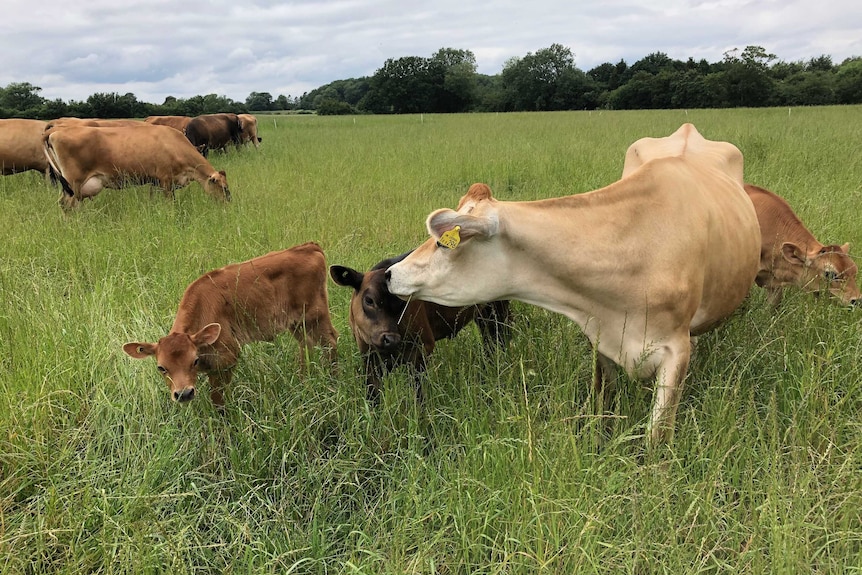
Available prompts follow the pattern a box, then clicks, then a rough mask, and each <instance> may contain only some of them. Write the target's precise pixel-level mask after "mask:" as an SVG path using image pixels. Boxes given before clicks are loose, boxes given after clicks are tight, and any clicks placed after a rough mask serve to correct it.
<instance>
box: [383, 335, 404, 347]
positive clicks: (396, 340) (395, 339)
mask: <svg viewBox="0 0 862 575" xmlns="http://www.w3.org/2000/svg"><path fill="white" fill-rule="evenodd" d="M400 344H401V335H400V334H398V333H384V334H383V335H382V336H381V337H380V345H381V346H382V347H383V349H392V348H393V347H398V346H399V345H400Z"/></svg>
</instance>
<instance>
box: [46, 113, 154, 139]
mask: <svg viewBox="0 0 862 575" xmlns="http://www.w3.org/2000/svg"><path fill="white" fill-rule="evenodd" d="M143 125H144V122H142V121H141V120H122V119H120V120H103V119H101V118H74V117H69V118H57V119H56V120H50V121H48V122H46V125H45V132H44V135H47V134H48V133H49V132H51V131H53V130H57V129H59V128H70V127H75V126H89V127H91V128H126V127H135V126H143Z"/></svg>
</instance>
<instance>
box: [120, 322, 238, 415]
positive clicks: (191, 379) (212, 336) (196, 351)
mask: <svg viewBox="0 0 862 575" xmlns="http://www.w3.org/2000/svg"><path fill="white" fill-rule="evenodd" d="M220 333H221V326H220V325H219V324H217V323H211V324H209V325H206V326H204V327H203V328H202V329H201V330H200V331H198V332H197V333H194V334H187V333H176V332H175V333H170V334H168V335H166V336H165V337H163V338H161V339H160V340H159V341H158V343H142V342H130V343H127V344H125V345H124V346H123V351H125V352H126V353H127V354H129V355H130V356H132V357H134V358H135V359H144V358H146V357H150V356H155V358H156V369H158V370H159V373H160V374H162V377H163V378H164V379H165V383H167V384H168V388H169V389H170V391H171V399H173V400H174V401H179V402H186V401H190V400H192V399H194V397H195V384H196V383H197V377H198V368H199V363H200V354H201V348H202V347H204V346H207V345H212V344H213V343H215V341H216V340H217V339H218V336H219V334H220Z"/></svg>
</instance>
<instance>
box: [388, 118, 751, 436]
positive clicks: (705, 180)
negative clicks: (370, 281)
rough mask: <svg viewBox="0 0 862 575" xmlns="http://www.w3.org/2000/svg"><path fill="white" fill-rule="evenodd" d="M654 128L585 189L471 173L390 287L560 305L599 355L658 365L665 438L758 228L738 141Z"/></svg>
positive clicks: (427, 295)
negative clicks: (518, 196)
mask: <svg viewBox="0 0 862 575" xmlns="http://www.w3.org/2000/svg"><path fill="white" fill-rule="evenodd" d="M653 142H656V141H655V140H653V139H644V140H639V141H637V142H635V143H634V144H632V146H634V149H635V150H639V153H638V154H637V157H639V158H642V159H643V160H642V161H639V163H640V165H639V166H638V167H636V168H634V167H633V168H631V169H629V170H628V171H627V172H626V176H625V177H624V178H622V179H621V180H619V181H618V182H616V183H613V184H611V185H609V186H607V187H604V188H602V189H599V190H595V191H593V192H589V193H584V194H578V195H574V196H568V197H563V198H556V199H549V200H540V201H528V202H503V201H498V200H496V199H495V198H493V197H492V195H491V191H490V189H489V188H488V186H486V185H484V184H474V185H473V186H472V187H471V188H470V190H469V191H468V192H467V194H466V195H465V196H464V197H462V198H461V201H460V203H459V205H458V210H457V211H454V210H449V209H442V210H437V211H435V212H433V213H432V214H431V215H430V216H429V217H428V220H427V222H426V225H427V228H428V232H429V233H430V235H431V238H430V239H429V240H428V241H427V242H425V243H424V244H422V245H421V246H420V247H418V248H417V249H416V250H415V251H414V252H413V253H412V254H411V255H409V256H407V257H406V258H405V259H404V260H403V261H401V262H400V263H397V264H395V265H393V266H392V267H390V268H389V269H388V270H387V274H388V285H389V290H390V291H391V292H392V293H394V294H397V295H399V296H401V297H403V298H415V299H422V300H428V301H433V302H435V303H438V304H441V305H447V306H462V305H469V304H473V303H477V302H484V301H493V300H504V299H516V300H521V301H524V302H526V303H529V304H534V305H538V306H540V307H543V308H546V309H548V310H551V311H555V312H558V313H562V314H564V315H566V316H568V317H569V318H571V319H572V320H574V321H575V322H576V323H577V324H578V325H579V326H580V327H581V329H583V331H584V333H585V334H586V335H587V337H588V338H589V340H590V341H591V342H592V344H593V345H594V346H595V347H596V348H597V351H598V354H599V359H600V363H601V365H605V366H608V365H612V364H611V363H610V362H611V361H612V362H614V363H616V364H617V365H620V366H622V367H623V368H625V370H626V371H627V373H628V374H629V375H630V376H632V377H637V378H650V377H655V379H656V391H655V400H654V402H653V410H652V416H651V418H650V423H649V429H650V431H649V434H650V440H651V441H652V442H656V441H661V440H663V439H670V438H672V436H673V428H674V421H675V417H676V410H677V407H678V405H679V395H680V392H681V389H682V385H683V380H684V378H685V375H686V372H687V370H688V365H689V359H690V355H691V341H690V337H691V336H696V335H698V334H700V333H703V332H705V331H707V330H709V329H711V328H713V327H715V326H716V325H717V324H718V323H719V322H721V321H722V320H723V319H725V318H726V317H728V316H729V315H730V314H731V313H732V312H733V311H734V310H735V309H736V308H737V307H738V306H739V304H740V302H742V300H743V299H744V298H745V296H746V294H747V293H748V292H749V289H750V287H751V285H752V284H753V282H754V276H755V275H756V274H757V269H758V259H759V251H760V231H759V228H758V225H757V216H756V215H755V213H754V208H753V207H752V205H751V201H749V199H748V197H747V195H746V194H745V191H744V190H743V189H742V184H743V182H742V174H741V170H738V169H737V168H736V166H739V167H741V166H742V155H741V153H740V152H739V150H738V149H737V148H736V147H734V146H732V145H730V144H727V143H722V142H709V141H708V140H705V139H704V138H703V137H702V136H701V135H700V134H699V133H698V132H697V130H696V129H695V128H694V126H692V125H690V124H684V125H683V126H682V127H681V128H680V129H679V130H677V131H676V132H675V133H674V134H672V135H671V136H669V137H667V138H662V139H660V140H658V141H657V143H658V144H659V145H658V146H655V147H656V148H658V150H657V151H655V150H654V146H653ZM630 153H631V154H632V155H634V154H635V152H632V151H631V149H630ZM607 371H608V370H607V369H605V370H600V373H601V374H602V375H603V376H604V377H608V374H607V373H606V372H607ZM607 383H611V381H610V379H609V380H608V381H607Z"/></svg>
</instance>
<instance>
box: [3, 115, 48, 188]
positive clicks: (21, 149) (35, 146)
mask: <svg viewBox="0 0 862 575" xmlns="http://www.w3.org/2000/svg"><path fill="white" fill-rule="evenodd" d="M45 125H46V122H42V121H41V120H19V119H10V120H0V174H2V175H4V176H6V175H9V174H17V173H18V172H26V171H27V170H38V171H40V172H43V173H44V172H46V171H47V170H48V160H47V159H46V158H45V152H43V151H42V132H43V131H44V130H45Z"/></svg>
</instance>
